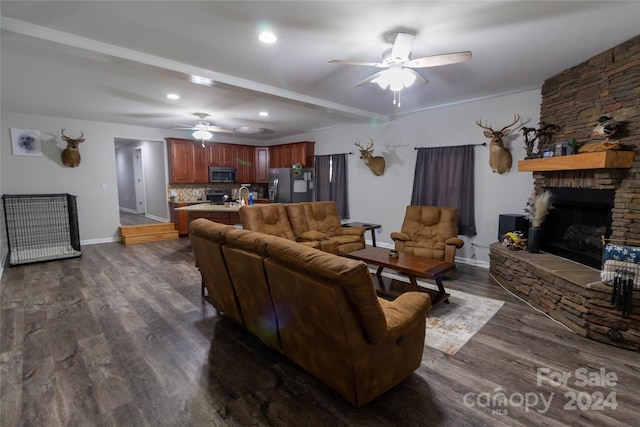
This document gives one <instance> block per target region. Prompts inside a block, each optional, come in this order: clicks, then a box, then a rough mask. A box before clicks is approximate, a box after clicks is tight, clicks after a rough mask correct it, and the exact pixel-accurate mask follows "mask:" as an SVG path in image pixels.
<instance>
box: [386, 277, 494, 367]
mask: <svg viewBox="0 0 640 427" xmlns="http://www.w3.org/2000/svg"><path fill="white" fill-rule="evenodd" d="M382 275H383V276H388V277H391V278H393V279H397V280H402V281H407V278H406V277H403V276H401V275H397V274H393V273H389V272H383V273H382ZM418 285H419V286H424V287H428V288H435V284H431V283H428V282H422V281H421V280H418ZM444 287H445V289H446V291H447V293H449V294H450V295H451V296H450V297H449V304H446V303H445V302H444V301H440V302H439V303H438V304H436V305H435V306H434V307H432V308H431V311H430V312H429V317H428V318H427V333H426V337H425V345H427V346H428V347H432V348H435V349H437V350H440V351H442V352H444V353H447V354H450V355H454V354H456V353H457V352H458V350H460V349H461V348H462V347H463V346H464V345H465V344H466V343H467V342H469V340H470V339H471V338H472V337H473V336H474V335H475V334H476V333H477V332H478V331H479V330H480V329H482V327H483V326H484V325H486V324H487V322H488V321H489V320H491V318H492V317H493V316H494V315H495V314H496V313H497V312H498V310H500V307H502V306H503V305H504V301H499V300H495V299H492V298H487V297H481V296H477V295H472V294H467V293H465V292H459V291H455V290H452V289H447V283H446V281H445V282H444Z"/></svg>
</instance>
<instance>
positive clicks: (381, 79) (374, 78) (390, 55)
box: [329, 32, 471, 107]
mask: <svg viewBox="0 0 640 427" xmlns="http://www.w3.org/2000/svg"><path fill="white" fill-rule="evenodd" d="M415 37H416V36H415V35H414V34H411V33H407V32H398V33H397V34H396V36H395V40H394V42H393V47H391V48H389V49H387V50H385V51H384V52H383V53H382V62H354V61H345V60H340V59H331V60H330V61H329V62H330V63H332V64H346V65H363V66H369V67H377V68H385V69H384V70H382V71H379V72H377V73H375V74H373V75H371V76H369V77H367V78H366V79H364V80H361V81H360V82H358V83H356V84H355V85H354V87H360V86H364V85H365V84H367V83H370V82H374V83H377V84H378V85H379V86H380V87H381V88H382V89H387V88H389V89H390V90H391V91H393V92H394V100H393V102H394V104H397V105H398V107H399V106H400V99H399V94H400V91H401V90H402V89H404V88H406V87H409V86H411V85H412V84H413V83H418V84H420V85H424V84H426V83H428V80H427V79H425V78H424V77H423V76H422V75H420V74H419V73H418V72H417V71H415V70H414V68H428V67H439V66H442V65H449V64H457V63H459V62H465V61H468V60H470V59H471V52H470V51H468V50H467V51H463V52H453V53H445V54H441V55H432V56H425V57H422V58H417V59H411V50H412V48H413V42H414V40H415Z"/></svg>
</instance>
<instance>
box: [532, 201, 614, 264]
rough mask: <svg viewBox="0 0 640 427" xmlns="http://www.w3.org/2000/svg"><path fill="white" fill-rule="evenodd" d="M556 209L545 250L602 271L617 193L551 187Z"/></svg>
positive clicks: (548, 225) (547, 228)
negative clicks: (604, 249) (603, 239)
mask: <svg viewBox="0 0 640 427" xmlns="http://www.w3.org/2000/svg"><path fill="white" fill-rule="evenodd" d="M548 190H549V191H550V192H551V197H552V199H551V205H552V209H551V210H550V211H549V215H548V216H547V218H546V219H545V222H544V233H543V241H542V245H541V248H542V249H543V250H544V251H547V252H549V253H553V254H556V255H559V256H562V257H565V258H569V259H572V260H574V261H577V262H580V263H582V264H585V265H588V266H591V267H594V268H597V269H600V267H601V265H602V238H603V237H609V235H610V234H611V209H612V207H613V198H614V190H594V189H585V188H548Z"/></svg>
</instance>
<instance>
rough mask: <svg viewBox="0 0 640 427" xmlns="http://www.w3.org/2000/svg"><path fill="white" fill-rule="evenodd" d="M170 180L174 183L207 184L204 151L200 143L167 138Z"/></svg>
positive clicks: (205, 155)
mask: <svg viewBox="0 0 640 427" xmlns="http://www.w3.org/2000/svg"><path fill="white" fill-rule="evenodd" d="M167 144H168V150H169V161H170V162H171V164H170V170H169V172H170V174H171V177H170V180H171V182H174V183H196V182H197V183H206V182H209V177H208V174H209V172H208V170H207V154H206V150H205V148H204V147H202V145H201V144H200V143H197V142H194V141H191V140H188V139H179V138H167Z"/></svg>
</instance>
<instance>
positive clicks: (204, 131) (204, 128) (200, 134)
mask: <svg viewBox="0 0 640 427" xmlns="http://www.w3.org/2000/svg"><path fill="white" fill-rule="evenodd" d="M193 115H194V116H196V117H199V118H200V121H199V122H198V123H196V124H195V125H183V124H181V123H177V125H178V126H180V127H176V128H173V129H180V130H192V131H194V132H193V134H192V136H193V137H194V138H196V139H201V140H202V145H203V146H204V141H206V140H208V139H211V138H212V137H213V135H212V134H211V132H222V133H234V130H232V129H225V128H221V127H220V126H215V125H212V124H211V123H210V122H207V121H205V120H204V119H205V117H209V115H208V114H206V113H193Z"/></svg>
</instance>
